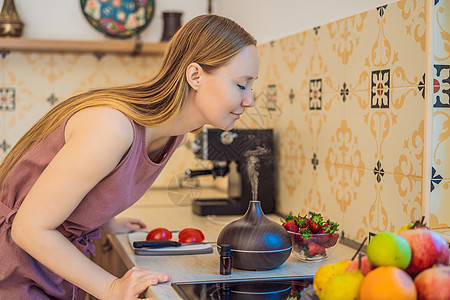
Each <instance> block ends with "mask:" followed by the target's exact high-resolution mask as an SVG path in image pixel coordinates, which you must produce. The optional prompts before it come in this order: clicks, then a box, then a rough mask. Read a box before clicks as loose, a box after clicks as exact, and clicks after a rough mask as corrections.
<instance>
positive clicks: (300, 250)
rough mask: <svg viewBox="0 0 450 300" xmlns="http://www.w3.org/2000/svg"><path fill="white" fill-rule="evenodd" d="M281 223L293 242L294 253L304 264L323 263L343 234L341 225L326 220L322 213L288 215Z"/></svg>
mask: <svg viewBox="0 0 450 300" xmlns="http://www.w3.org/2000/svg"><path fill="white" fill-rule="evenodd" d="M281 223H282V225H283V227H284V228H285V229H286V231H287V232H288V233H289V236H290V237H291V241H292V253H293V254H294V256H295V257H296V258H297V259H298V260H300V261H303V262H313V261H322V260H325V259H326V258H328V257H329V256H330V254H331V253H332V252H333V250H334V248H335V247H336V245H337V243H338V241H339V238H340V237H341V234H340V232H339V224H338V223H336V222H333V221H331V220H329V219H328V220H326V221H325V220H324V218H323V216H322V215H321V214H320V213H314V212H310V213H309V214H308V215H305V216H301V215H300V214H299V215H297V216H293V215H292V214H290V215H288V216H287V217H286V218H284V219H281Z"/></svg>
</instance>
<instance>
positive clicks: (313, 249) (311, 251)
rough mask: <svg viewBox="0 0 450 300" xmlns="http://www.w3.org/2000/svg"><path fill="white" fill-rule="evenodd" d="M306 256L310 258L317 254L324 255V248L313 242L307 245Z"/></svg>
mask: <svg viewBox="0 0 450 300" xmlns="http://www.w3.org/2000/svg"><path fill="white" fill-rule="evenodd" d="M306 254H308V255H310V256H316V255H317V254H322V255H324V254H325V248H324V247H322V246H320V245H317V244H316V243H314V242H311V243H309V244H308V250H306Z"/></svg>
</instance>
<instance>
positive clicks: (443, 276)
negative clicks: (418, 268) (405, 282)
mask: <svg viewBox="0 0 450 300" xmlns="http://www.w3.org/2000/svg"><path fill="white" fill-rule="evenodd" d="M414 284H415V285H416V289H417V296H418V300H448V299H450V267H435V268H429V269H426V270H425V271H423V272H421V273H420V274H419V275H417V277H416V278H415V279H414Z"/></svg>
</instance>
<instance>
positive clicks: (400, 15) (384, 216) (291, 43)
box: [241, 0, 450, 241]
mask: <svg viewBox="0 0 450 300" xmlns="http://www.w3.org/2000/svg"><path fill="white" fill-rule="evenodd" d="M426 2H427V1H425V0H420V1H412V0H405V1H399V2H396V3H392V4H389V5H384V6H382V7H378V8H376V9H373V10H370V11H367V12H364V13H361V14H358V15H355V16H352V17H349V18H345V19H342V20H339V21H336V22H333V23H330V24H326V25H323V26H320V27H317V28H314V29H311V30H308V31H305V32H300V33H298V34H295V35H292V36H288V37H285V38H282V39H280V40H276V41H273V42H271V43H268V44H264V45H260V46H259V48H258V49H259V52H260V54H261V62H262V63H261V69H260V76H259V79H258V80H257V81H256V83H255V87H254V90H255V92H254V93H255V96H256V99H257V100H256V102H257V104H256V108H255V109H253V110H252V111H251V112H250V113H249V114H248V115H247V116H246V117H245V118H244V119H243V123H242V125H243V126H244V127H253V128H254V127H273V128H274V130H275V132H276V137H277V143H276V144H277V153H278V163H279V167H278V176H277V178H278V182H277V184H278V195H279V197H278V201H279V209H280V211H281V212H282V213H289V212H292V213H294V214H297V213H301V214H306V213H307V212H309V211H320V212H323V213H324V214H325V215H326V216H327V217H330V218H332V219H336V220H338V221H339V222H340V223H341V224H342V228H343V229H344V230H345V232H346V235H347V236H349V237H350V238H351V239H354V240H359V241H361V240H362V239H363V238H364V237H365V236H367V235H368V234H369V232H374V233H376V232H379V231H383V230H391V231H393V230H397V229H399V227H400V226H402V225H403V224H405V223H407V222H409V221H411V220H414V219H419V218H420V217H421V216H422V214H426V211H425V210H423V209H422V206H423V204H422V201H423V199H424V200H425V202H426V201H429V203H428V202H426V205H429V206H430V216H429V219H428V220H427V223H428V224H429V225H431V226H432V227H433V228H436V227H440V228H443V227H448V226H449V225H450V104H449V96H450V81H449V80H450V77H449V75H450V74H449V70H450V48H449V47H450V23H449V22H450V5H449V1H443V0H441V1H437V0H436V1H429V2H430V3H429V7H428V6H427V4H426ZM428 9H432V10H433V13H431V14H428ZM430 15H432V16H433V17H431V19H434V22H435V23H434V27H435V28H434V36H433V37H434V53H435V58H434V59H435V62H434V74H432V75H433V76H434V77H433V79H434V83H433V85H434V86H431V85H429V84H428V83H427V82H426V77H425V73H427V68H428V66H430V64H431V62H430V63H428V56H427V51H428V47H427V43H430V41H429V40H428V39H427V35H428V34H429V32H430V30H433V27H432V26H430V25H428V23H427V22H430V21H431V20H430V17H429V16H430ZM431 42H432V41H431ZM438 57H439V61H438ZM428 88H431V89H434V96H433V99H430V100H428V101H427V100H426V99H427V94H426V92H427V89H428ZM431 102H432V103H431ZM427 105H429V107H430V109H432V119H429V118H427V117H425V115H426V111H427V110H426V108H427ZM427 122H429V124H432V126H433V127H432V136H428V135H426V134H425V128H427V125H428V124H427ZM242 125H241V126H242ZM424 147H430V149H432V150H431V152H430V153H431V160H430V161H424V159H425V160H427V159H426V156H424ZM424 166H425V168H429V171H428V172H424V171H423V168H424ZM428 173H429V174H430V175H428ZM427 176H429V177H427ZM431 176H432V178H431ZM424 180H427V181H428V180H429V182H430V184H431V186H430V185H428V186H430V191H426V192H425V193H424V192H423V191H422V189H423V186H427V185H424ZM424 195H425V198H424ZM427 199H429V200H427Z"/></svg>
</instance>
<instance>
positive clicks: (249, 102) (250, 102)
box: [242, 90, 255, 107]
mask: <svg viewBox="0 0 450 300" xmlns="http://www.w3.org/2000/svg"><path fill="white" fill-rule="evenodd" d="M242 106H244V107H253V106H255V98H254V97H253V92H252V90H249V92H248V93H247V94H246V96H245V98H244V100H243V101H242Z"/></svg>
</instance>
